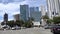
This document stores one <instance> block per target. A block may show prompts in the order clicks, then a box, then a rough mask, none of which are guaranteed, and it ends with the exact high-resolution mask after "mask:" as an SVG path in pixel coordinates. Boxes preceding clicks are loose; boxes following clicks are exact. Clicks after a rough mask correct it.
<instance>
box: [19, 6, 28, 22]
mask: <svg viewBox="0 0 60 34" xmlns="http://www.w3.org/2000/svg"><path fill="white" fill-rule="evenodd" d="M20 15H21V16H20V18H21V20H23V21H26V20H28V17H29V6H28V5H20Z"/></svg>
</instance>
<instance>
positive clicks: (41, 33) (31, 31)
mask: <svg viewBox="0 0 60 34" xmlns="http://www.w3.org/2000/svg"><path fill="white" fill-rule="evenodd" d="M0 34H52V33H51V32H50V30H49V29H44V28H42V27H40V28H38V27H35V28H27V29H21V30H4V31H3V30H1V31H0Z"/></svg>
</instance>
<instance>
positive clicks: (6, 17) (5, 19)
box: [4, 13, 8, 23]
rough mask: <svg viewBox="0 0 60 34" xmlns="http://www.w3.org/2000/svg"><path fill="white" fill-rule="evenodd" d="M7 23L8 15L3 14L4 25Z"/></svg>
mask: <svg viewBox="0 0 60 34" xmlns="http://www.w3.org/2000/svg"><path fill="white" fill-rule="evenodd" d="M7 22H8V14H7V13H5V14H4V23H7Z"/></svg>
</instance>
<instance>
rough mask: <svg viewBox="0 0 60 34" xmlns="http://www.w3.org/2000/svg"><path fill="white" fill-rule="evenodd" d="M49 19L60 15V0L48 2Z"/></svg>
mask: <svg viewBox="0 0 60 34" xmlns="http://www.w3.org/2000/svg"><path fill="white" fill-rule="evenodd" d="M46 1H47V10H48V16H49V18H53V16H57V15H59V13H60V12H59V0H46Z"/></svg>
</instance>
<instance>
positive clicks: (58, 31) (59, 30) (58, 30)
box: [51, 25, 60, 34]
mask: <svg viewBox="0 0 60 34" xmlns="http://www.w3.org/2000/svg"><path fill="white" fill-rule="evenodd" d="M51 32H52V33H54V34H60V25H56V26H54V27H53V28H51Z"/></svg>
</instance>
